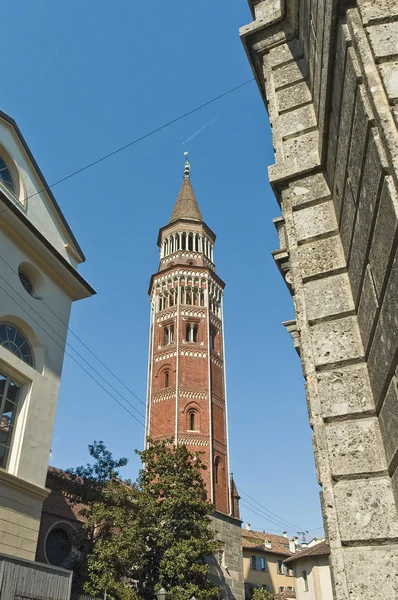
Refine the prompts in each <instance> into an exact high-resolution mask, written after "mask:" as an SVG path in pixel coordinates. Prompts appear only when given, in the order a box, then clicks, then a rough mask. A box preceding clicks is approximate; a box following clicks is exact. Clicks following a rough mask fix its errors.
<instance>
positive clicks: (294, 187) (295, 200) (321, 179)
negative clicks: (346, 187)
mask: <svg viewBox="0 0 398 600" xmlns="http://www.w3.org/2000/svg"><path fill="white" fill-rule="evenodd" d="M284 193H288V194H289V196H290V198H291V200H292V206H293V209H299V208H301V206H303V205H305V204H308V203H310V202H314V201H316V200H323V199H325V198H330V189H329V186H328V184H327V183H326V179H325V176H324V175H323V174H322V173H317V174H316V175H310V176H309V177H303V178H302V179H298V180H296V181H295V182H294V183H291V184H290V187H289V189H288V190H287V192H284Z"/></svg>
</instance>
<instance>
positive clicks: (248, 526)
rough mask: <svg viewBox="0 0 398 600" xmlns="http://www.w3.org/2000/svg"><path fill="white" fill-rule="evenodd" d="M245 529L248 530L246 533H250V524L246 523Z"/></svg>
mask: <svg viewBox="0 0 398 600" xmlns="http://www.w3.org/2000/svg"><path fill="white" fill-rule="evenodd" d="M245 529H246V531H250V523H246V527H245Z"/></svg>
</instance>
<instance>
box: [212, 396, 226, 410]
mask: <svg viewBox="0 0 398 600" xmlns="http://www.w3.org/2000/svg"><path fill="white" fill-rule="evenodd" d="M211 401H212V402H213V404H215V405H216V406H218V407H219V408H223V409H224V408H225V400H223V399H222V398H219V397H218V396H216V395H215V394H212V395H211Z"/></svg>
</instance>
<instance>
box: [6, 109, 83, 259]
mask: <svg viewBox="0 0 398 600" xmlns="http://www.w3.org/2000/svg"><path fill="white" fill-rule="evenodd" d="M0 118H2V119H3V120H4V121H6V122H7V123H8V124H9V125H11V127H12V128H13V129H14V131H15V133H16V135H17V137H18V139H19V141H20V142H21V144H22V146H23V149H24V150H25V152H26V154H27V155H28V158H29V160H30V162H31V163H32V166H33V168H34V170H35V171H36V173H37V175H38V176H39V178H40V181H41V183H42V184H43V188H44V191H45V192H46V193H47V195H48V197H49V198H50V200H51V202H52V205H53V206H54V208H55V211H56V213H57V215H58V217H59V218H60V220H61V222H62V225H63V226H64V227H65V229H66V232H67V234H68V235H69V237H70V239H71V241H72V243H73V244H74V245H75V247H76V250H77V252H78V254H79V256H80V261H81V262H84V261H85V260H86V258H85V256H84V254H83V250H82V249H81V247H80V245H79V243H78V241H77V239H76V238H75V236H74V235H73V232H72V230H71V228H70V226H69V224H68V222H67V220H66V219H65V217H64V215H63V213H62V211H61V209H60V207H59V204H58V202H57V201H56V199H55V197H54V194H53V193H52V191H51V188H50V186H49V185H48V183H47V181H46V180H45V177H44V175H43V173H42V172H41V170H40V167H39V165H38V164H37V162H36V159H35V157H34V156H33V154H32V152H31V151H30V148H29V146H28V144H27V143H26V140H25V138H24V136H23V135H22V132H21V130H20V129H19V127H18V125H17V123H16V122H15V120H14V119H13V118H12V117H10V115H7V113H5V112H3V111H2V110H0Z"/></svg>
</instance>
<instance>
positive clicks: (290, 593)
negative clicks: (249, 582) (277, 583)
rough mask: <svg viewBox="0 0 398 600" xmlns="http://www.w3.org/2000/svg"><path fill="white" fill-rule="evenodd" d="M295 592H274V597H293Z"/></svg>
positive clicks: (280, 599) (280, 598) (283, 599)
mask: <svg viewBox="0 0 398 600" xmlns="http://www.w3.org/2000/svg"><path fill="white" fill-rule="evenodd" d="M295 597H296V594H295V593H294V592H292V591H291V590H284V591H283V592H279V594H276V596H275V598H278V600H285V598H286V599H287V598H295Z"/></svg>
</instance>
